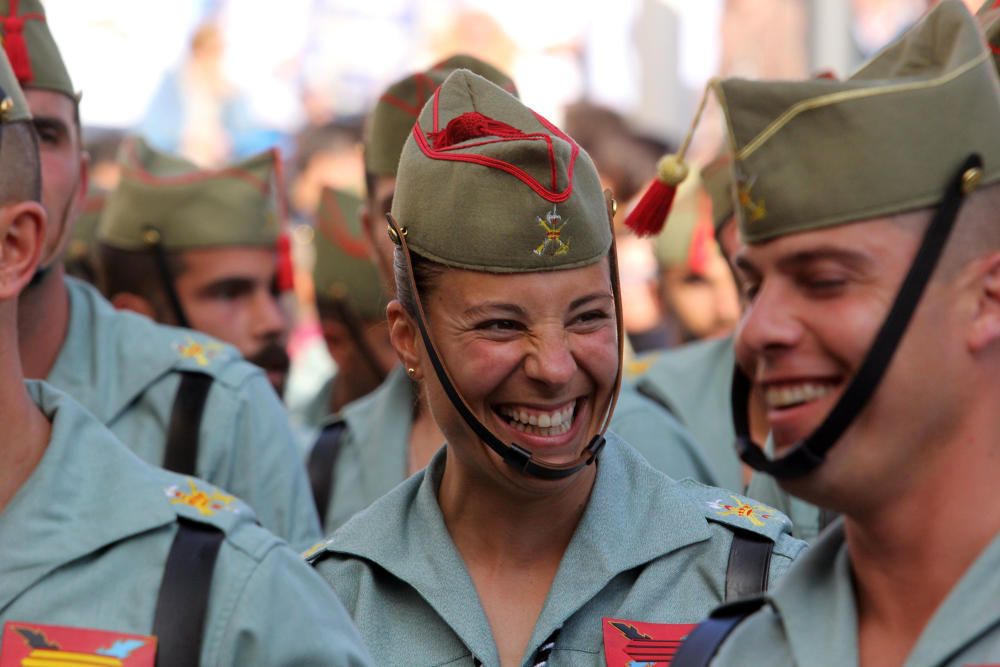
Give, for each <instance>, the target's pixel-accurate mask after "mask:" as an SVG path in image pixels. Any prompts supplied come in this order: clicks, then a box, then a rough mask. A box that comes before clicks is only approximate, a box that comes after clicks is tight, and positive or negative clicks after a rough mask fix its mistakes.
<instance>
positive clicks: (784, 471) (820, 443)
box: [732, 155, 983, 478]
mask: <svg viewBox="0 0 1000 667" xmlns="http://www.w3.org/2000/svg"><path fill="white" fill-rule="evenodd" d="M982 165H983V162H982V159H981V158H980V157H979V155H971V156H969V157H968V158H966V160H965V163H964V164H963V165H962V167H961V169H960V170H959V171H958V173H957V174H956V176H955V177H954V178H953V179H952V182H951V183H949V185H948V189H947V191H946V192H945V196H944V200H943V201H942V202H941V205H940V206H939V207H938V209H937V211H936V212H935V214H934V217H933V219H932V220H931V223H930V225H929V226H928V227H927V231H926V232H924V238H923V240H922V241H921V244H920V248H919V249H918V250H917V254H916V256H915V257H914V259H913V264H911V265H910V269H909V271H908V272H907V274H906V277H905V278H904V280H903V284H902V286H901V287H900V288H899V292H898V293H897V294H896V300H895V301H894V302H893V304H892V308H891V309H890V310H889V314H888V315H887V316H886V318H885V321H884V322H883V323H882V327H881V328H880V329H879V331H878V334H877V335H876V336H875V341H874V342H873V343H872V345H871V347H870V348H869V349H868V353H867V355H866V356H865V360H864V362H863V363H862V364H861V368H860V369H858V372H857V374H856V375H855V376H854V378H853V379H852V380H851V382H850V384H849V385H848V386H847V389H846V391H845V392H844V394H843V395H842V396H841V397H840V400H839V401H837V404H836V405H834V406H833V409H832V410H831V411H830V414H828V415H827V417H826V419H824V420H823V423H821V424H820V425H819V427H818V428H817V429H816V430H815V431H813V433H812V434H811V435H810V436H809V437H808V438H806V439H805V440H803V441H802V442H800V443H798V444H796V445H795V446H794V447H793V448H792V449H791V451H789V452H788V453H787V454H785V455H784V456H782V457H781V458H778V459H771V458H769V457H768V456H767V455H766V454H765V453H764V450H763V448H761V447H760V445H758V444H756V443H755V442H754V441H753V439H752V438H751V436H750V423H749V416H748V415H749V402H750V391H751V389H752V384H751V382H750V379H749V378H747V376H746V375H745V374H744V373H743V372H742V371H741V370H740V368H739V366H737V367H736V369H735V370H734V373H733V388H732V408H733V425H734V426H735V429H736V449H737V452H738V453H739V455H740V458H741V459H743V461H744V463H746V464H747V465H749V466H750V467H752V468H753V469H755V470H759V471H761V472H766V473H768V474H769V475H772V476H774V477H777V478H788V477H799V476H801V475H805V474H806V473H809V472H811V471H812V470H814V469H815V468H816V467H818V466H819V465H820V464H821V463H823V461H824V459H825V458H826V454H827V452H829V451H830V449H832V448H833V446H834V445H835V444H837V441H838V440H839V439H840V437H841V436H842V435H843V434H844V432H845V431H846V430H847V428H848V427H849V426H850V425H851V423H852V422H853V421H854V420H855V418H857V416H858V415H859V414H860V413H861V411H862V410H863V409H864V407H865V405H867V403H868V400H869V399H870V398H871V397H872V395H873V394H874V393H875V390H876V389H877V388H878V385H879V382H881V380H882V377H883V376H884V375H885V372H886V370H887V369H888V367H889V363H890V362H891V361H892V357H893V354H894V353H895V351H896V348H897V347H898V346H899V342H900V341H901V340H902V338H903V335H904V334H905V333H906V328H907V326H909V323H910V320H911V319H912V318H913V313H914V312H915V311H916V309H917V305H918V304H919V303H920V298H921V296H922V295H923V293H924V289H925V288H926V287H927V283H928V282H929V281H930V279H931V276H932V275H933V273H934V269H935V267H936V266H937V263H938V260H940V258H941V254H942V252H943V251H944V247H945V244H946V242H947V241H948V236H949V235H950V234H951V230H952V228H953V227H954V226H955V219H956V218H957V217H958V212H959V209H960V208H961V206H962V202H963V201H964V199H965V196H966V195H967V194H969V193H970V192H972V191H973V190H974V189H975V187H976V186H977V185H978V183H979V180H980V178H981V177H982Z"/></svg>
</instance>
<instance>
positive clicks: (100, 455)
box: [0, 381, 176, 616]
mask: <svg viewBox="0 0 1000 667" xmlns="http://www.w3.org/2000/svg"><path fill="white" fill-rule="evenodd" d="M25 385H26V387H27V389H28V392H29V393H30V395H31V397H32V400H33V401H34V402H35V403H36V404H37V405H38V407H39V409H41V410H42V412H44V413H45V415H46V416H47V417H48V418H49V419H50V420H51V421H52V433H51V437H50V440H49V443H48V447H47V448H46V450H45V454H44V455H43V456H42V459H41V461H40V462H39V464H38V467H37V468H36V469H35V471H34V472H33V473H32V474H31V477H29V478H28V480H27V482H25V484H24V486H22V487H21V489H20V490H18V492H17V494H16V495H15V496H14V498H13V499H12V500H11V502H10V504H9V505H8V506H7V508H6V509H5V510H4V511H3V513H2V514H0V616H2V615H3V614H2V611H3V609H4V608H6V607H7V605H9V604H10V602H11V601H12V600H13V599H14V598H15V597H17V595H18V594H20V592H22V591H24V590H26V589H27V588H29V587H30V586H32V585H33V584H34V583H35V582H36V581H38V580H39V579H41V578H42V577H44V576H46V575H47V574H48V573H50V572H52V571H54V570H56V569H57V568H58V567H60V566H62V565H64V564H66V563H69V562H71V561H74V560H77V559H79V558H82V557H84V556H86V555H88V554H91V553H94V552H96V551H98V550H100V549H102V548H104V547H106V546H107V545H110V544H113V543H115V542H118V541H120V540H122V539H125V538H127V537H129V536H132V535H136V534H138V533H142V532H146V531H148V530H151V529H153V528H156V527H159V526H163V525H166V524H169V523H172V522H173V521H174V520H175V517H176V514H175V512H174V511H173V510H172V509H171V507H170V505H169V503H168V502H167V499H166V495H165V492H164V484H163V481H162V480H157V479H156V475H155V474H154V470H153V469H152V468H150V467H149V466H147V465H146V464H144V463H142V462H141V461H140V460H139V459H138V458H136V457H135V456H134V455H133V454H132V453H131V452H129V451H128V449H127V448H126V447H125V446H124V445H123V444H121V443H120V442H119V441H118V440H117V439H116V438H115V437H114V435H112V434H111V433H110V432H109V431H108V430H106V429H105V428H104V426H103V425H101V424H100V423H99V422H98V421H97V420H96V419H94V417H93V416H91V415H90V414H89V413H88V412H87V411H86V410H84V409H83V408H82V407H81V406H80V405H78V404H77V403H75V402H74V401H73V400H72V399H70V398H69V397H68V396H65V395H63V394H61V393H60V392H58V391H55V390H53V389H52V388H51V387H48V386H47V385H45V384H43V383H41V382H32V381H29V382H26V383H25Z"/></svg>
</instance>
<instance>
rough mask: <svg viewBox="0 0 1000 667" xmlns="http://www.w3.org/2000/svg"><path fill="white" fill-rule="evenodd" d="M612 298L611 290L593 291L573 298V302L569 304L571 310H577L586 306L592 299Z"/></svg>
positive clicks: (603, 299)
mask: <svg viewBox="0 0 1000 667" xmlns="http://www.w3.org/2000/svg"><path fill="white" fill-rule="evenodd" d="M611 298H612V296H611V294H610V293H609V292H593V293H592V294H587V295H586V296H581V297H580V298H578V299H573V302H572V303H571V304H569V310H576V309H577V308H580V307H581V306H585V305H587V304H588V303H590V302H591V301H598V300H601V301H606V300H610V299H611Z"/></svg>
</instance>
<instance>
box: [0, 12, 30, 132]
mask: <svg viewBox="0 0 1000 667" xmlns="http://www.w3.org/2000/svg"><path fill="white" fill-rule="evenodd" d="M2 25H3V24H2V22H0V26H2ZM8 100H10V101H9V102H8ZM0 104H3V105H4V106H9V108H8V109H7V110H6V111H0V124H4V125H6V124H7V123H17V122H20V121H26V120H31V110H30V109H29V108H28V101H27V100H26V99H24V92H22V91H21V86H20V85H18V83H17V77H16V76H14V71H13V70H12V69H11V68H10V61H9V60H7V56H5V55H3V56H0Z"/></svg>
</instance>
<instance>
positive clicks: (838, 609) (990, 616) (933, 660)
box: [770, 519, 1000, 665]
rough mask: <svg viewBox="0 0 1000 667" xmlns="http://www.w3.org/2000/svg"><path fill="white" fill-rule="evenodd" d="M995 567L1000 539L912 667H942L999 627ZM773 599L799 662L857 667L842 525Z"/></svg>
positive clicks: (936, 619)
mask: <svg viewBox="0 0 1000 667" xmlns="http://www.w3.org/2000/svg"><path fill="white" fill-rule="evenodd" d="M998 569H1000V535H998V536H997V537H995V538H994V539H993V542H992V543H991V544H990V545H989V546H988V547H987V548H986V549H985V550H984V551H983V553H982V554H980V556H979V557H978V558H977V559H976V561H975V562H974V563H973V564H972V566H971V567H970V568H969V569H968V570H967V571H966V572H965V574H963V575H962V578H961V579H960V580H959V582H958V584H957V585H956V586H955V587H954V588H953V589H952V590H951V592H950V593H948V596H947V597H946V598H945V600H944V602H942V604H941V605H940V606H939V607H938V609H937V611H936V612H935V613H934V616H933V617H932V618H931V620H930V622H929V623H928V624H927V627H926V628H924V631H923V632H922V633H921V634H920V638H919V639H918V641H917V644H916V645H915V646H914V648H913V650H912V651H911V652H910V655H909V656H908V657H907V660H906V663H907V664H913V665H939V664H944V663H945V662H946V661H947V660H948V658H949V657H950V656H952V655H954V654H955V653H956V652H958V651H960V650H961V649H963V648H964V647H965V646H967V645H968V644H970V643H971V642H973V641H974V640H975V639H976V638H977V637H979V636H980V635H982V634H983V633H984V632H986V631H988V630H989V629H990V628H993V627H995V626H997V624H1000V607H998V606H997V600H1000V579H998V578H997V576H996V573H997V570H998ZM770 598H771V602H772V604H773V605H774V606H775V608H776V609H777V610H778V613H779V615H780V616H781V621H782V623H783V624H784V626H785V629H786V633H787V637H788V642H789V646H790V648H791V651H792V654H793V656H794V658H795V663H796V664H800V665H813V664H830V665H857V664H858V617H857V600H856V598H855V596H854V585H853V579H852V574H851V566H850V559H849V557H848V554H847V543H846V541H845V537H844V522H843V519H841V520H839V521H838V523H836V524H834V525H833V526H832V527H830V528H829V529H828V530H827V531H825V532H824V533H823V534H822V535H821V536H820V538H819V539H818V540H817V541H816V542H815V543H814V544H813V545H812V547H811V548H810V549H809V550H808V551H806V552H805V553H804V554H803V556H802V557H801V558H799V559H798V561H796V563H795V566H794V567H793V568H792V569H791V570H789V572H788V574H786V575H785V577H784V578H783V579H782V580H781V581H779V582H778V584H777V586H776V587H775V588H774V590H773V592H772V593H771V595H770ZM817 619H821V622H819V623H817V622H816V620H817Z"/></svg>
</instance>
